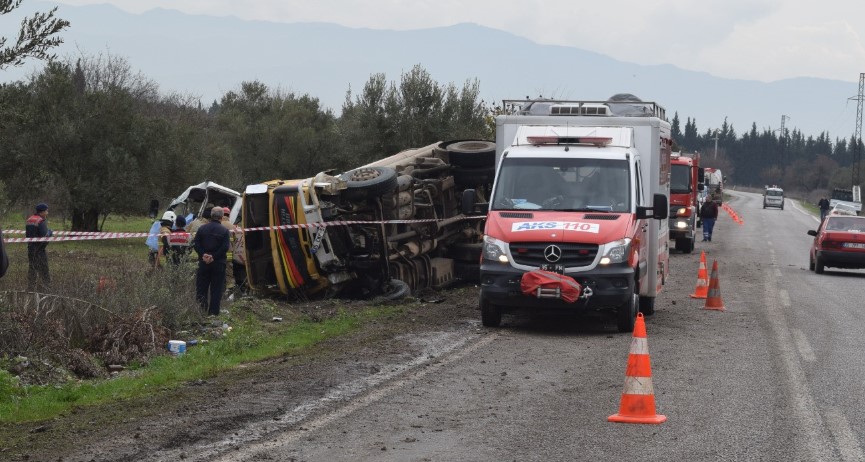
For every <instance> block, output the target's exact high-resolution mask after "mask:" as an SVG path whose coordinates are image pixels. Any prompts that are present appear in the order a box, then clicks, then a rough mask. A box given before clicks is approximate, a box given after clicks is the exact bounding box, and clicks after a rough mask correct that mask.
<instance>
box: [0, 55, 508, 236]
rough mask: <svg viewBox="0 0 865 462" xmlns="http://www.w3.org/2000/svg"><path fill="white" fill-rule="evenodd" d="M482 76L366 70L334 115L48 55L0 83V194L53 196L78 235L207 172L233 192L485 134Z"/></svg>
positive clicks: (21, 201) (27, 198)
mask: <svg viewBox="0 0 865 462" xmlns="http://www.w3.org/2000/svg"><path fill="white" fill-rule="evenodd" d="M479 93H480V89H479V83H478V82H477V81H467V82H465V83H464V84H463V86H462V87H457V86H456V85H455V84H453V83H451V84H439V83H437V82H436V81H434V80H433V78H432V77H431V76H430V74H429V73H428V72H427V71H426V70H425V69H423V68H422V67H421V66H419V65H418V66H415V67H413V68H412V69H411V70H409V71H408V72H406V73H403V74H402V75H401V77H400V80H399V81H398V82H388V80H387V79H386V77H385V75H384V74H375V75H373V76H371V77H370V79H369V81H368V82H367V83H366V85H365V86H364V88H363V89H362V90H361V92H360V93H359V94H356V95H355V94H353V92H352V91H351V90H350V89H349V91H347V93H346V98H345V103H344V104H343V107H342V113H341V114H340V115H339V116H336V115H334V113H333V112H332V111H331V110H330V109H326V108H324V107H322V105H321V104H320V102H319V100H318V98H315V97H313V96H310V95H297V94H295V93H291V92H282V91H280V90H278V89H271V88H268V87H267V86H266V85H265V84H263V83H261V82H258V81H248V82H243V83H241V85H240V88H239V89H238V90H235V91H229V92H227V93H225V94H224V95H223V96H222V97H221V98H220V99H219V100H218V101H214V102H213V104H211V105H210V106H209V107H206V108H205V107H203V106H202V105H201V104H200V103H199V102H198V100H196V99H195V98H193V97H190V96H184V95H180V94H170V95H162V94H160V93H159V91H158V86H157V85H156V84H155V82H153V81H152V80H150V79H148V78H147V77H146V76H144V75H142V74H141V73H137V72H134V71H133V70H132V69H131V67H130V66H129V64H128V62H127V61H126V60H125V59H123V58H119V57H116V56H110V55H99V56H93V57H82V58H80V59H77V60H76V61H75V62H74V63H73V62H57V61H50V62H49V63H48V64H47V65H46V66H45V68H44V69H43V70H42V71H40V72H38V73H37V74H35V75H33V76H31V77H30V78H28V79H27V80H26V81H19V82H14V83H8V84H3V85H2V86H0V102H2V104H0V200H5V201H6V202H7V203H11V204H15V205H16V206H18V207H21V206H23V205H25V204H30V203H36V202H39V201H49V202H50V203H51V204H52V207H53V208H54V209H55V210H64V211H65V212H66V214H67V216H68V218H69V219H70V220H71V223H72V229H74V230H98V229H99V224H100V218H101V217H105V216H107V215H108V214H111V213H119V214H135V213H141V212H142V211H143V210H146V207H147V205H148V203H149V201H150V199H151V198H158V199H160V200H164V199H168V198H173V197H174V196H176V195H177V194H179V193H180V192H181V191H183V190H184V189H186V187H187V186H189V185H191V184H197V183H199V182H201V181H203V180H204V179H210V180H213V181H216V182H217V183H220V184H223V185H225V186H228V187H231V188H234V189H238V190H242V189H243V187H244V185H247V184H252V183H258V182H261V181H266V180H272V179H292V178H306V177H309V176H313V175H314V174H316V173H317V172H319V171H324V170H328V169H333V170H335V171H336V172H342V171H345V170H348V169H351V168H353V167H357V166H360V165H363V164H366V163H369V162H370V161H372V160H375V159H379V158H381V157H384V156H387V155H391V154H394V153H396V152H398V151H401V150H403V149H406V148H409V147H417V146H423V145H427V144H430V143H433V142H435V141H439V140H443V139H459V138H484V139H488V138H490V137H491V136H492V135H491V133H490V132H489V126H488V124H487V120H486V118H485V116H486V111H485V109H484V104H483V102H482V101H481V100H480V99H479Z"/></svg>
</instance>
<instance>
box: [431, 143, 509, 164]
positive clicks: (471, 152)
mask: <svg viewBox="0 0 865 462" xmlns="http://www.w3.org/2000/svg"><path fill="white" fill-rule="evenodd" d="M439 147H440V148H442V149H444V150H446V151H447V152H448V157H449V158H450V164H451V165H455V166H457V167H468V168H478V167H494V166H495V165H496V144H495V143H493V142H491V141H483V140H457V141H448V142H445V143H441V144H440V145H439Z"/></svg>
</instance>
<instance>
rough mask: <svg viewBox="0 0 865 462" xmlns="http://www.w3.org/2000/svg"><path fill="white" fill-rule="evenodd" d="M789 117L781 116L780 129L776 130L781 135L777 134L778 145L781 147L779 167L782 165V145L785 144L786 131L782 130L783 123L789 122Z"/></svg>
mask: <svg viewBox="0 0 865 462" xmlns="http://www.w3.org/2000/svg"><path fill="white" fill-rule="evenodd" d="M789 119H790V116H788V115H787V114H782V115H781V128H779V129H778V131H780V132H781V133H779V134H778V143H779V144H780V145H781V156H780V161H781V165H784V145H785V144H787V131H786V129H785V128H784V121H785V120H789Z"/></svg>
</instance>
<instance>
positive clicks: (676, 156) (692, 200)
mask: <svg viewBox="0 0 865 462" xmlns="http://www.w3.org/2000/svg"><path fill="white" fill-rule="evenodd" d="M703 181H704V171H703V169H702V168H701V167H700V154H699V153H693V154H683V153H681V152H674V153H672V155H671V156H670V218H669V220H670V239H671V240H674V241H675V242H676V250H678V251H681V252H685V253H691V252H693V251H694V242H695V240H696V230H697V224H698V220H699V219H698V216H699V213H698V212H699V211H700V200H699V198H700V193H701V192H702V191H703V190H704V189H705V185H704V184H703Z"/></svg>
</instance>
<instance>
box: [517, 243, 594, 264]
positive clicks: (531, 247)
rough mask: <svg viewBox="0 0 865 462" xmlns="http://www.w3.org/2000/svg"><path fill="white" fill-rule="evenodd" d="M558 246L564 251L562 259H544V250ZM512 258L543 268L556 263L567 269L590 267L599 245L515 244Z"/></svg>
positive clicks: (521, 262) (518, 262) (519, 262)
mask: <svg viewBox="0 0 865 462" xmlns="http://www.w3.org/2000/svg"><path fill="white" fill-rule="evenodd" d="M550 245H556V246H558V247H559V248H560V249H561V250H562V258H561V259H560V260H559V261H557V262H549V261H547V260H546V259H545V258H544V249H546V248H547V247H548V246H550ZM510 249H511V256H513V257H514V261H515V262H516V263H517V264H520V265H528V266H541V265H544V264H550V263H555V264H559V265H565V267H569V268H571V267H579V266H589V265H591V264H592V262H594V261H595V256H597V254H598V246H597V244H566V243H563V242H514V243H512V244H511V245H510Z"/></svg>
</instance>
